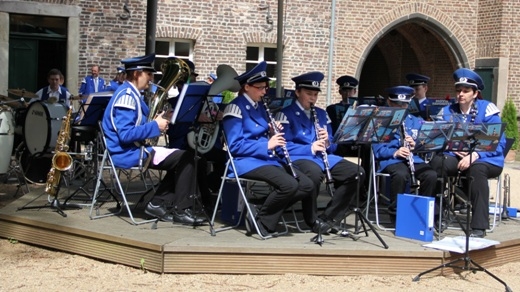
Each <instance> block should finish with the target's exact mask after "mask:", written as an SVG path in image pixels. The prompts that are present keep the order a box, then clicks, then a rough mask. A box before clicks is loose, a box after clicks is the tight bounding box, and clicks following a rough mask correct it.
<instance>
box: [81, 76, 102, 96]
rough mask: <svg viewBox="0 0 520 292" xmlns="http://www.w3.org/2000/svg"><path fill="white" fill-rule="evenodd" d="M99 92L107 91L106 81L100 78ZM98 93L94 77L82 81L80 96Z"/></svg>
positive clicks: (87, 77)
mask: <svg viewBox="0 0 520 292" xmlns="http://www.w3.org/2000/svg"><path fill="white" fill-rule="evenodd" d="M97 89H98V90H97V92H101V91H105V80H104V79H103V78H101V77H99V76H98V88H97ZM94 92H96V90H95V86H94V79H93V78H92V76H86V77H85V78H83V80H82V81H81V87H80V88H79V94H81V95H89V94H91V93H94Z"/></svg>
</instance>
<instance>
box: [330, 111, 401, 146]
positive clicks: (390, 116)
mask: <svg viewBox="0 0 520 292" xmlns="http://www.w3.org/2000/svg"><path fill="white" fill-rule="evenodd" d="M407 115H408V110H406V109H401V108H395V107H374V106H359V107H357V108H356V109H352V108H349V109H348V110H347V112H346V113H345V116H344V117H343V120H342V121H341V123H340V126H339V127H338V130H337V131H336V133H335V134H334V138H333V141H334V143H337V144H342V143H358V144H363V143H379V142H388V141H390V140H391V139H392V138H393V135H394V133H395V131H396V130H397V128H398V127H399V126H400V125H401V124H402V122H403V119H404V118H405V117H406V116H407Z"/></svg>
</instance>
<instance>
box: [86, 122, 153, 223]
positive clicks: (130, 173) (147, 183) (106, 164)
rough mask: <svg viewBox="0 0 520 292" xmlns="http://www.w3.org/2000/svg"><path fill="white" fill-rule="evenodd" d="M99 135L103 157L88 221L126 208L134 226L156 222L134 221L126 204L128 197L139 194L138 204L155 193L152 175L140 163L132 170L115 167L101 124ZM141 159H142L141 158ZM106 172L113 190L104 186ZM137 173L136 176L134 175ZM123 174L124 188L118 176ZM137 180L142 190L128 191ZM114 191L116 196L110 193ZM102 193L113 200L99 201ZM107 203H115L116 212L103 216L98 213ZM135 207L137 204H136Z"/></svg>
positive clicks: (128, 205)
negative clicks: (105, 193)
mask: <svg viewBox="0 0 520 292" xmlns="http://www.w3.org/2000/svg"><path fill="white" fill-rule="evenodd" d="M99 129H100V130H99V131H100V132H99V134H100V136H101V141H102V148H103V157H102V159H101V164H100V165H99V167H98V173H97V178H96V187H95V189H94V194H93V196H92V204H91V206H90V219H98V218H103V217H108V216H114V215H119V214H121V212H122V211H123V206H124V207H126V210H127V212H128V216H129V217H130V220H131V223H133V224H134V225H139V224H144V223H151V222H155V221H157V219H156V218H154V219H147V220H139V221H138V220H136V218H135V217H134V215H133V212H132V208H131V207H130V204H129V202H128V196H130V195H136V194H141V197H140V199H139V201H138V202H141V201H142V200H143V198H144V196H145V195H146V194H148V193H149V192H150V191H155V184H154V181H153V178H152V174H151V172H150V170H149V169H147V168H144V167H143V165H144V164H143V163H142V161H141V162H140V163H139V165H138V166H135V167H132V168H128V169H125V168H119V167H116V166H115V165H114V163H113V161H112V157H111V156H110V153H109V151H108V148H107V142H106V138H105V134H104V132H103V128H102V126H101V122H100V125H99ZM141 149H142V151H141V156H142V154H143V152H144V151H143V150H144V148H141ZM141 159H142V158H141ZM106 171H108V174H109V177H110V180H111V182H112V185H113V188H108V187H107V186H106V184H105V183H104V180H103V177H104V174H105V172H106ZM136 173H137V174H136ZM121 174H123V175H124V176H125V178H126V180H127V182H126V184H125V186H124V187H123V183H122V182H121V178H120V175H121ZM136 179H139V180H140V181H141V182H142V189H140V190H136V191H132V192H130V191H129V187H130V184H131V182H133V181H134V180H136ZM101 184H103V185H104V188H101ZM112 190H114V191H115V193H116V194H117V196H116V195H115V194H114V192H113V191H112ZM104 191H108V193H109V194H110V196H111V198H112V199H113V200H110V198H108V199H101V195H102V194H103V193H104ZM117 197H120V198H121V199H122V204H123V206H121V203H120V202H119V201H118V200H117ZM108 202H112V203H116V205H117V206H116V211H115V212H110V211H108V212H107V213H104V214H99V213H100V208H101V206H103V205H105V204H107V203H108ZM136 207H137V204H136Z"/></svg>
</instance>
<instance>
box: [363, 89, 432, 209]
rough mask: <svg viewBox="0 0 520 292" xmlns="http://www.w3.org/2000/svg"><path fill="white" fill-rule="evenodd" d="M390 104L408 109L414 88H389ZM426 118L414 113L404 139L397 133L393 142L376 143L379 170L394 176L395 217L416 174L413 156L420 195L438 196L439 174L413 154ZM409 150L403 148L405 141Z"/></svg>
mask: <svg viewBox="0 0 520 292" xmlns="http://www.w3.org/2000/svg"><path fill="white" fill-rule="evenodd" d="M386 91H387V94H388V98H387V99H388V100H387V101H388V105H389V106H390V107H399V108H404V109H406V108H408V106H409V104H410V101H411V100H412V96H413V94H414V89H413V88H411V87H409V86H395V87H391V88H388V89H387V90H386ZM422 122H423V119H421V118H418V117H415V116H413V115H411V114H408V116H406V117H405V119H404V122H403V123H404V126H405V129H406V131H405V137H404V138H403V137H401V136H402V134H401V133H400V132H401V131H396V133H395V134H394V137H393V139H392V140H390V141H389V142H388V143H379V144H374V145H373V146H372V149H373V151H374V157H375V159H376V160H377V161H378V163H379V171H381V172H384V173H388V174H390V179H391V182H392V183H391V186H390V205H389V208H388V210H389V212H390V213H393V214H395V211H396V209H395V207H396V203H397V202H396V201H397V200H396V199H397V194H400V193H404V192H405V190H406V186H407V185H410V184H411V179H412V173H411V169H410V165H409V162H410V159H409V157H410V155H412V158H413V159H412V160H413V167H414V168H415V172H414V176H415V178H416V179H417V180H418V181H419V182H420V186H419V194H420V195H423V196H428V197H433V196H434V195H435V184H436V183H437V172H435V170H433V169H432V168H431V167H430V165H428V164H427V163H425V162H424V160H423V159H422V158H420V157H419V156H418V155H416V154H413V153H412V150H413V148H414V147H415V139H417V136H418V132H419V129H420V128H421V125H422ZM403 139H404V140H405V141H406V143H408V147H405V146H403V145H404V143H405V141H404V140H403Z"/></svg>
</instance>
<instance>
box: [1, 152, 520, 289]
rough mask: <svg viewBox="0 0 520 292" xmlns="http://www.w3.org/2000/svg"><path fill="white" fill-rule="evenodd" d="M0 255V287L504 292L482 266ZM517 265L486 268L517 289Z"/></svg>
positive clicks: (16, 250) (20, 250) (4, 243)
mask: <svg viewBox="0 0 520 292" xmlns="http://www.w3.org/2000/svg"><path fill="white" fill-rule="evenodd" d="M504 173H507V174H509V175H510V178H511V190H512V192H511V193H512V196H511V206H513V207H520V198H519V196H517V195H518V193H517V191H515V190H518V189H520V163H518V162H516V163H510V164H507V165H506V168H505V169H504ZM15 192H16V187H15V186H14V185H13V184H0V208H1V207H2V206H5V205H6V204H8V203H9V202H11V201H12V200H13V194H14V193H15ZM0 259H1V260H2V265H0V291H51V290H53V291H70V290H77V291H152V290H155V291H167V290H172V289H173V290H179V289H182V290H184V291H186V290H187V291H191V290H193V291H252V290H261V291H265V290H269V291H327V290H328V291H340V290H345V291H390V290H394V291H395V290H400V291H473V292H475V291H505V287H504V285H503V284H501V283H499V282H498V281H497V280H495V279H494V278H493V277H491V276H490V275H488V274H486V273H485V272H483V271H478V272H476V273H473V272H470V271H462V272H461V273H459V274H453V275H448V276H436V277H432V276H430V275H428V274H426V275H424V276H423V277H421V279H420V281H418V282H414V281H412V279H413V277H414V276H416V275H400V276H391V277H381V276H371V275H365V276H352V277H347V276H342V277H331V276H327V277H324V276H312V275H297V274H285V275H212V274H197V275H182V274H181V275H176V274H164V275H160V274H155V273H150V272H147V271H146V270H145V269H135V268H130V267H126V266H122V265H117V264H112V263H105V262H101V261H98V260H93V259H90V258H86V257H82V256H78V255H73V254H67V253H62V252H57V251H52V250H48V249H42V248H39V247H35V246H30V245H27V244H23V243H18V242H16V240H14V239H0ZM345 264H346V265H347V264H355V263H345ZM459 266H461V265H459ZM519 270H520V262H514V263H509V264H506V265H503V266H500V267H493V268H490V269H489V272H491V273H492V274H494V275H496V276H497V277H498V278H500V279H501V280H503V281H504V282H505V283H507V285H508V286H509V287H510V289H511V290H512V291H515V290H516V291H520V277H519V276H518V274H519V272H518V271H519ZM367 273H369V271H367Z"/></svg>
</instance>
